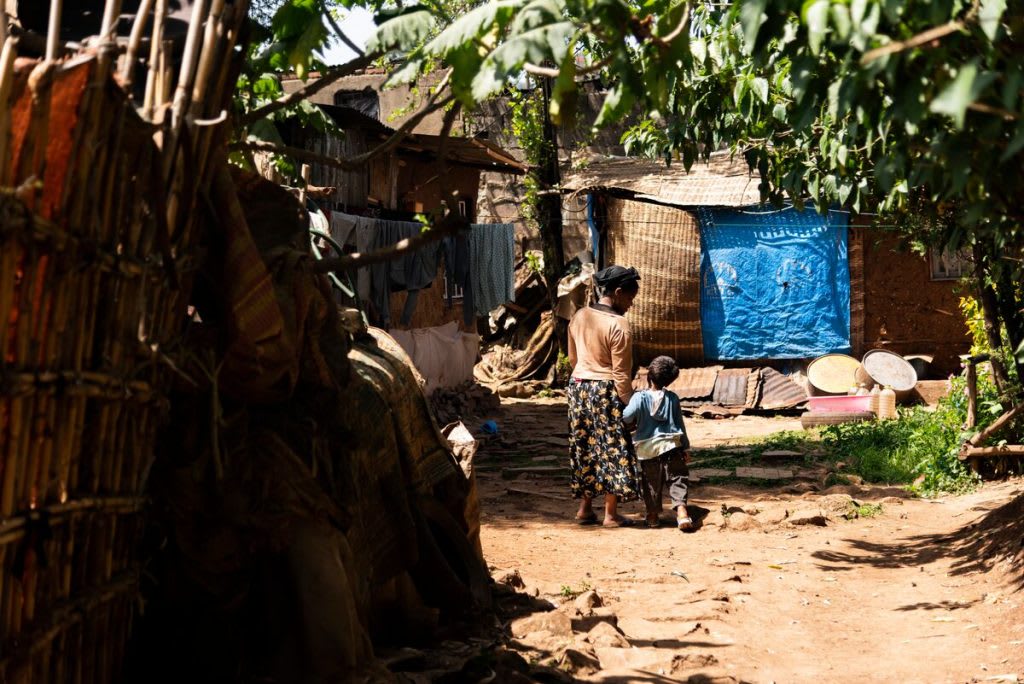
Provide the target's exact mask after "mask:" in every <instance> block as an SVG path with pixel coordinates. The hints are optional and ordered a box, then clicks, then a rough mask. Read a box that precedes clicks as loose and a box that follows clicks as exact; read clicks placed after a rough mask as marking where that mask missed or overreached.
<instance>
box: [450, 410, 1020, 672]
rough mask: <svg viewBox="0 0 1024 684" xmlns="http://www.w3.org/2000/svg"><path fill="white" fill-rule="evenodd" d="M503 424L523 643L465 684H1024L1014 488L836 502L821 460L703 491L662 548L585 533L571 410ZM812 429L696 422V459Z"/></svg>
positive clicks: (503, 415)
mask: <svg viewBox="0 0 1024 684" xmlns="http://www.w3.org/2000/svg"><path fill="white" fill-rule="evenodd" d="M494 417H495V419H496V420H497V422H498V425H499V433H498V435H497V436H495V437H493V438H491V439H489V440H488V441H487V442H486V443H484V444H483V445H482V447H481V451H480V452H479V454H478V457H477V464H478V470H477V476H478V483H479V487H480V495H481V508H482V515H483V531H482V538H483V546H484V554H485V557H486V558H487V560H488V562H489V564H490V565H491V569H492V571H493V575H494V577H495V579H496V580H497V581H498V582H499V592H498V605H499V615H500V621H501V625H500V626H501V627H502V628H504V629H505V630H507V633H508V634H510V635H511V638H510V640H509V641H508V645H507V648H503V649H502V657H504V658H505V659H506V663H505V666H503V667H504V669H502V668H500V667H497V666H495V665H494V662H493V660H492V661H491V664H490V666H485V665H483V664H481V665H480V669H481V673H479V676H476V675H472V674H467V672H466V671H465V669H464V670H463V671H462V672H461V674H460V675H459V677H462V678H461V679H452V680H451V681H487V680H488V678H489V677H491V674H492V673H494V672H499V673H503V674H498V675H497V676H495V677H494V678H491V681H503V680H507V681H569V680H582V681H596V682H650V683H653V682H678V681H693V682H699V681H722V682H737V681H749V682H809V681H836V682H854V681H856V682H865V681H867V682H874V681H878V682H947V681H948V682H967V681H1018V680H1019V679H1024V610H1022V609H1021V606H1022V603H1024V592H1022V591H1021V589H1022V587H1024V566H1022V562H1021V561H1022V545H1024V538H1022V536H1024V532H1021V525H1020V521H1021V520H1022V518H1024V506H1022V505H1021V503H1020V501H1017V500H1016V499H1017V497H1020V495H1022V494H1024V482H1022V481H1020V480H1017V481H1008V482H1003V483H997V484H988V485H986V486H985V487H984V488H982V489H981V490H979V491H978V492H976V493H974V494H970V495H966V496H962V497H949V498H942V499H937V500H920V499H913V498H910V497H908V496H907V495H906V494H905V493H904V492H903V491H902V490H901V489H899V488H894V487H865V486H861V485H857V484H845V485H839V486H832V487H828V486H827V485H828V484H829V483H830V482H834V481H835V480H830V479H829V471H830V468H832V466H830V465H829V464H827V463H826V462H825V461H824V460H823V459H822V460H818V459H816V458H815V455H814V454H810V455H804V456H802V457H800V458H796V457H795V455H790V457H787V456H786V455H785V454H784V453H783V454H782V455H781V456H778V455H777V456H774V457H772V459H771V462H770V463H764V464H758V465H759V466H761V467H763V468H764V470H762V471H760V472H755V473H754V474H753V475H754V476H755V478H756V479H754V480H744V479H742V478H737V477H736V475H740V474H743V473H741V471H740V470H737V469H735V468H732V469H731V471H730V469H729V468H726V469H725V470H726V471H727V472H726V473H721V472H718V473H712V474H711V475H710V476H706V477H704V479H703V481H702V482H700V483H698V484H697V485H696V486H695V488H694V491H693V495H692V499H691V503H692V504H693V507H692V508H693V513H694V514H696V517H697V518H698V519H699V529H698V530H697V531H695V532H693V533H691V534H683V533H681V532H679V531H677V530H675V529H674V528H673V527H672V526H671V516H670V515H666V525H665V526H664V527H662V528H660V529H655V530H648V529H642V528H641V529H602V528H600V527H580V526H578V525H576V524H575V523H574V522H573V520H572V515H573V512H574V506H573V502H572V501H571V500H570V499H569V497H568V493H567V492H568V487H567V472H566V470H565V461H566V449H565V405H564V400H560V399H544V400H528V401H519V400H511V401H510V400H503V405H502V409H501V411H500V413H498V414H496V415H495V416H494ZM798 428H799V422H798V421H796V420H795V419H793V418H784V419H778V418H758V417H748V416H742V417H739V418H736V419H731V420H715V421H702V420H688V429H689V431H690V434H691V438H692V439H693V442H694V445H695V447H697V448H698V449H707V448H709V447H712V446H715V445H722V444H731V445H736V444H740V443H743V442H745V441H749V440H750V439H751V438H752V437H756V436H761V435H765V434H770V433H773V432H776V431H778V430H788V429H798ZM709 453H716V454H720V453H721V452H709ZM787 459H788V460H787ZM697 460H700V454H699V453H698V455H697ZM695 469H696V468H695ZM768 469H773V470H778V471H782V472H781V473H779V474H775V475H772V474H770V473H768V472H767V470H768ZM775 477H781V478H782V479H773V478H775ZM854 481H856V480H854ZM1022 500H1024V499H1022ZM625 512H626V513H627V514H633V515H634V517H640V513H641V507H640V506H639V504H632V505H629V506H626V508H625ZM467 648H468V647H467ZM470 669H472V668H470ZM509 673H511V674H509Z"/></svg>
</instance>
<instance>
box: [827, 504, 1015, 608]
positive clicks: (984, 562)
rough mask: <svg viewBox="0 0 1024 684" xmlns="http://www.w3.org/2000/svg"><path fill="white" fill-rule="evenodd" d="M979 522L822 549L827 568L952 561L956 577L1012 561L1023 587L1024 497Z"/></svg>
mask: <svg viewBox="0 0 1024 684" xmlns="http://www.w3.org/2000/svg"><path fill="white" fill-rule="evenodd" d="M972 510H988V512H987V513H986V514H985V515H984V516H983V517H981V518H980V519H978V520H975V521H974V522H971V523H968V524H966V525H964V526H963V527H961V528H960V529H959V530H957V531H956V532H953V533H950V534H921V535H914V536H910V537H905V538H903V539H900V540H897V541H893V542H886V543H878V542H868V541H863V540H857V539H849V540H846V543H847V544H849V546H850V547H851V548H852V549H853V550H854V551H853V552H850V553H847V552H840V551H817V552H815V553H814V554H812V555H813V556H814V557H815V558H816V559H818V560H819V561H821V562H820V563H819V564H818V567H820V568H821V569H822V570H826V571H837V570H838V571H841V570H849V569H852V568H854V567H857V566H865V565H867V566H871V567H876V568H903V567H915V566H924V565H928V564H930V563H933V562H935V561H938V560H943V559H952V560H953V565H952V568H951V570H950V574H952V575H969V574H972V573H976V572H988V571H990V570H992V569H993V568H994V567H995V566H996V565H997V564H999V563H1001V562H1003V561H1007V563H1006V569H1007V570H1008V571H1009V574H1010V580H1011V582H1012V583H1013V585H1014V586H1015V588H1016V589H1017V590H1020V589H1024V495H1021V496H1017V497H1015V498H1013V499H1011V500H1010V501H1007V502H1006V503H1004V504H1001V505H997V506H994V507H991V508H988V509H986V508H976V509H972ZM939 608H943V609H946V608H947V607H946V606H931V605H919V606H905V607H904V608H901V610H919V609H923V610H931V609H939Z"/></svg>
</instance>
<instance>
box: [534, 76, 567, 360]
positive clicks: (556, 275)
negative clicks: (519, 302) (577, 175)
mask: <svg viewBox="0 0 1024 684" xmlns="http://www.w3.org/2000/svg"><path fill="white" fill-rule="evenodd" d="M540 87H541V93H542V95H543V97H542V98H541V106H542V107H544V114H543V116H544V127H543V133H544V145H543V146H542V149H541V158H540V159H539V160H538V164H537V171H536V174H537V176H536V177H537V180H538V183H537V187H538V192H539V197H538V199H537V223H538V225H539V226H540V238H541V247H542V249H543V251H544V282H545V284H546V285H547V288H548V300H549V301H550V303H551V312H552V315H554V312H555V309H556V308H557V306H558V281H559V280H560V279H561V277H562V270H563V269H564V268H565V247H564V246H563V244H562V194H561V190H560V188H561V184H562V178H561V174H560V173H559V169H558V138H557V136H556V134H555V126H554V124H553V123H552V121H551V114H550V104H551V81H550V79H546V78H544V79H541V80H540ZM566 330H567V327H566V324H565V322H564V321H562V320H560V319H559V320H556V321H555V339H556V340H557V343H558V349H559V351H560V352H563V353H564V352H565V350H566V337H567V334H566Z"/></svg>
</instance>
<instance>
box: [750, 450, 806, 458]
mask: <svg viewBox="0 0 1024 684" xmlns="http://www.w3.org/2000/svg"><path fill="white" fill-rule="evenodd" d="M803 457H804V453H803V452H802V451H786V450H785V449H778V450H775V451H762V452H761V458H763V459H772V458H777V459H780V460H781V459H787V458H803Z"/></svg>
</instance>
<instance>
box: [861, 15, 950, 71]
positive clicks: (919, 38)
mask: <svg viewBox="0 0 1024 684" xmlns="http://www.w3.org/2000/svg"><path fill="white" fill-rule="evenodd" d="M966 27H967V24H965V23H964V22H962V21H951V22H949V23H948V24H943V25H942V26H936V27H935V28H930V29H928V30H927V31H923V32H921V33H919V34H917V35H916V36H913V37H911V38H908V39H907V40H898V41H895V42H892V43H889V44H888V45H883V46H882V47H878V48H875V49H874V50H869V51H867V52H865V53H864V55H863V56H862V57H861V58H860V65H861V66H867V65H868V64H870V63H871V62H874V61H875V60H877V59H881V58H882V57H887V56H888V55H892V54H896V53H897V52H903V51H904V50H912V49H914V48H916V47H921V46H922V45H925V44H927V43H930V42H932V41H933V40H939V39H941V38H945V37H946V36H948V35H950V34H953V33H957V32H958V31H961V30H963V29H964V28H966Z"/></svg>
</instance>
